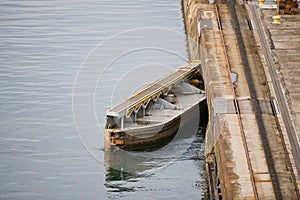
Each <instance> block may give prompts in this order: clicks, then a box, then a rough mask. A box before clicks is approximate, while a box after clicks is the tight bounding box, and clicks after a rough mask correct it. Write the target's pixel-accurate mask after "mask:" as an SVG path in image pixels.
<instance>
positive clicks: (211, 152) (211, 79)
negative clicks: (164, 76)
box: [183, 0, 297, 199]
mask: <svg viewBox="0 0 300 200" xmlns="http://www.w3.org/2000/svg"><path fill="white" fill-rule="evenodd" d="M183 4H184V15H185V22H186V31H187V35H188V37H189V50H190V56H191V57H190V59H191V60H193V59H199V58H201V60H202V71H203V76H204V80H205V84H206V94H207V102H208V107H209V118H210V119H209V125H208V130H207V137H206V140H207V141H206V156H207V158H206V161H207V162H208V166H210V163H213V162H216V164H217V169H216V170H214V171H213V172H214V173H215V174H214V175H215V176H217V178H219V179H220V186H221V191H222V195H223V199H233V198H236V199H239V198H241V199H254V198H255V193H256V194H257V196H258V198H260V199H275V191H274V188H273V184H272V180H271V175H270V171H269V167H268V163H267V155H266V153H265V150H264V145H263V141H262V138H261V134H266V138H267V140H268V141H269V143H270V145H269V149H270V151H271V153H272V155H271V156H272V159H273V161H274V162H273V165H274V168H275V171H276V174H277V177H278V181H279V186H277V187H279V189H278V190H279V193H280V195H281V196H282V197H285V198H287V199H296V198H297V197H296V192H295V191H296V190H295V189H294V185H293V183H292V181H291V179H292V178H291V172H290V169H288V167H286V166H287V160H288V159H287V158H286V154H285V150H284V149H285V147H284V146H283V142H282V139H281V135H280V133H279V130H278V127H277V124H276V120H275V117H274V115H273V112H272V109H271V105H270V93H269V92H270V90H272V88H268V85H267V81H268V78H267V77H268V74H265V70H264V69H263V67H262V64H261V59H260V57H259V56H258V54H257V48H258V47H259V46H260V44H257V45H256V44H255V37H254V36H255V33H254V35H253V32H252V31H251V30H249V26H248V23H247V20H246V15H245V13H246V10H244V9H241V8H240V7H239V6H236V11H237V15H238V17H239V18H238V19H239V25H240V27H241V34H242V39H243V42H244V45H245V49H246V53H247V59H248V61H249V65H250V66H251V68H250V71H251V72H250V73H251V74H250V76H252V79H253V85H251V87H254V88H255V91H256V97H257V100H258V102H259V107H260V112H261V118H262V122H258V121H257V119H256V117H255V113H254V108H253V105H252V103H251V98H250V96H251V95H250V91H249V85H248V83H247V78H246V73H245V71H244V66H243V63H242V60H241V55H240V52H239V47H238V43H237V41H236V34H235V30H234V26H233V23H232V21H231V18H230V11H229V9H228V6H227V4H219V3H218V7H219V11H220V13H221V15H220V18H221V23H222V28H223V31H222V32H223V35H224V44H225V48H226V50H227V53H225V52H224V45H223V43H222V39H221V32H220V29H219V26H218V22H217V20H216V14H217V13H216V11H215V5H208V4H207V2H206V1H203V0H201V1H197V0H184V1H183ZM199 22H200V25H199ZM201 24H202V25H201ZM199 27H200V30H199ZM200 33H201V37H199V36H200ZM199 38H200V39H199ZM195 41H196V42H195ZM198 42H199V43H200V46H201V48H200V49H202V50H201V51H200V52H199V46H198V44H197V43H198ZM226 55H227V58H226ZM227 59H228V63H227ZM228 64H229V66H230V68H228ZM232 73H234V74H235V75H237V80H236V81H235V83H234V85H235V89H233V87H232V84H231V81H232V78H231V75H233V74H232ZM248 76H249V74H248ZM295 90H297V89H295ZM234 99H236V100H237V103H238V107H239V111H240V115H237V110H236V107H235V105H234ZM258 123H263V126H264V129H265V133H260V131H259V128H258ZM208 172H212V171H211V170H208ZM209 182H210V183H217V182H218V181H210V180H209ZM212 189H213V188H212ZM215 190H217V188H215ZM213 193H214V194H215V195H217V194H218V192H215V191H213Z"/></svg>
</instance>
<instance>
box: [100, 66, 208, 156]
mask: <svg viewBox="0 0 300 200" xmlns="http://www.w3.org/2000/svg"><path fill="white" fill-rule="evenodd" d="M200 67H201V65H199V64H191V63H187V64H185V65H183V66H182V67H180V68H178V69H177V70H176V71H174V72H172V73H169V74H167V75H166V76H164V77H162V78H160V79H159V80H157V81H155V82H153V83H151V84H149V85H148V86H146V87H145V88H143V89H141V90H140V91H139V92H137V93H135V94H133V95H132V96H130V97H129V98H128V99H126V100H125V101H123V102H121V103H120V104H118V105H116V106H114V107H112V108H110V109H108V110H107V112H106V126H105V132H104V137H105V149H110V148H111V147H112V146H117V147H120V148H122V149H126V150H140V149H145V148H146V147H156V148H160V147H161V146H164V145H166V144H167V143H168V142H170V141H171V140H172V139H173V138H174V137H175V135H176V134H177V132H179V130H181V129H183V127H185V128H186V127H193V129H197V128H198V126H199V123H201V121H206V120H207V119H206V117H205V116H206V115H202V116H204V117H199V116H200V115H199V113H200V112H201V111H202V112H207V106H206V96H205V91H204V90H203V87H204V86H203V79H202V76H201V74H200ZM191 123H193V124H196V126H190V124H191ZM204 123H205V122H204ZM184 132H191V131H187V130H185V131H184Z"/></svg>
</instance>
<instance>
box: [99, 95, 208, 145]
mask: <svg viewBox="0 0 300 200" xmlns="http://www.w3.org/2000/svg"><path fill="white" fill-rule="evenodd" d="M195 119H197V120H198V119H199V121H198V122H197V127H195V128H196V129H197V128H198V125H201V124H203V125H204V124H206V122H207V105H206V99H205V98H204V99H202V100H201V101H200V102H199V103H198V104H195V105H194V106H192V107H190V108H189V109H187V110H185V111H184V112H182V113H181V114H180V115H179V116H177V117H175V118H173V119H172V120H169V121H166V122H165V123H162V124H159V125H154V126H144V127H141V128H134V129H129V130H119V129H105V149H106V150H108V149H110V148H111V147H112V146H118V147H120V148H122V149H126V150H145V149H151V150H155V149H157V148H161V147H162V146H165V145H166V144H168V143H169V142H170V141H171V140H172V139H173V138H174V137H175V135H176V134H177V132H178V130H179V129H180V132H185V131H186V132H187V131H189V132H190V131H195V132H196V131H197V130H190V127H189V124H190V123H191V122H192V121H194V120H195Z"/></svg>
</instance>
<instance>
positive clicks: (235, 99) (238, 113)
mask: <svg viewBox="0 0 300 200" xmlns="http://www.w3.org/2000/svg"><path fill="white" fill-rule="evenodd" d="M215 10H216V14H217V20H218V25H219V29H220V34H221V40H222V44H223V49H224V53H225V60H226V64H227V68H228V71H229V72H230V73H231V72H232V70H231V67H230V63H229V59H228V54H227V50H226V45H225V39H224V34H223V31H222V24H221V19H220V13H219V8H218V5H215ZM230 79H231V77H230ZM231 89H232V91H233V96H234V100H233V102H234V106H235V108H236V112H237V117H238V120H239V126H240V130H241V133H242V139H243V146H244V149H245V153H246V157H247V165H248V170H249V172H250V178H251V185H252V187H253V193H254V195H255V199H259V198H258V192H257V188H256V184H255V178H254V174H253V169H252V164H251V159H250V155H249V148H248V145H247V141H246V135H245V131H244V126H243V122H242V117H241V113H240V109H239V105H238V100H237V95H236V92H235V88H234V84H233V80H231Z"/></svg>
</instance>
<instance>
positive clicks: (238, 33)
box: [227, 0, 282, 200]
mask: <svg viewBox="0 0 300 200" xmlns="http://www.w3.org/2000/svg"><path fill="white" fill-rule="evenodd" d="M227 3H228V6H229V9H230V13H231V18H232V20H233V25H234V29H235V35H236V39H237V43H238V47H239V51H240V54H241V58H242V63H243V66H244V71H245V75H246V80H247V83H248V87H249V91H250V97H251V102H252V106H253V108H254V113H255V118H256V121H257V125H258V130H259V133H260V137H261V140H262V144H263V147H264V152H265V155H266V160H267V164H268V168H269V172H270V176H271V180H272V185H273V189H274V193H275V197H276V199H277V200H279V199H282V196H281V190H280V185H279V181H278V177H277V174H276V170H275V167H274V160H273V156H272V152H271V149H270V144H269V141H268V138H267V134H266V129H265V126H264V123H263V117H262V114H261V109H260V106H259V102H258V99H257V96H256V90H255V87H254V81H253V78H252V75H251V70H250V66H249V61H248V57H247V53H246V50H245V45H244V41H243V38H242V33H241V29H240V25H239V21H238V18H237V14H236V10H235V3H234V0H228V1H227Z"/></svg>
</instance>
